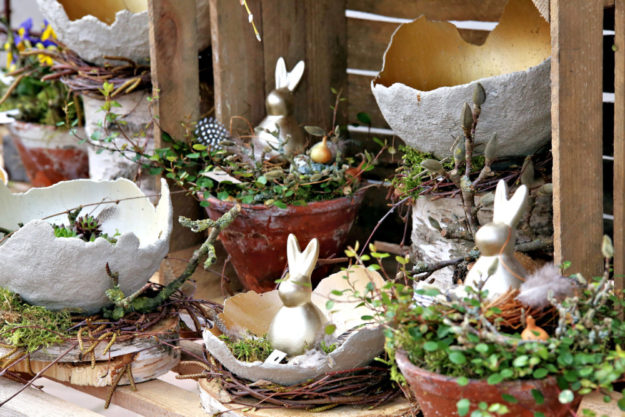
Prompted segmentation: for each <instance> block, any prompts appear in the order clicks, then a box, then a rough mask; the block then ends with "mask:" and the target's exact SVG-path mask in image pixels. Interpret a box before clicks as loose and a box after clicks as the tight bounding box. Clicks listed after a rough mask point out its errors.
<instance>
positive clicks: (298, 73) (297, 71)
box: [287, 61, 306, 91]
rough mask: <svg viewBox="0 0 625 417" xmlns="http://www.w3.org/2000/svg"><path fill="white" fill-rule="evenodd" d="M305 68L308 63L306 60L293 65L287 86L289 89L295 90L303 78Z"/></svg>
mask: <svg viewBox="0 0 625 417" xmlns="http://www.w3.org/2000/svg"><path fill="white" fill-rule="evenodd" d="M305 68H306V64H304V61H300V62H298V63H297V64H296V65H295V66H294V67H293V69H292V70H291V72H289V73H288V75H287V79H288V85H287V88H288V89H289V91H293V90H295V87H297V84H299V82H300V81H301V79H302V76H303V75H304V69H305Z"/></svg>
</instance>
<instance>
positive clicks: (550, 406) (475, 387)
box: [395, 351, 580, 417]
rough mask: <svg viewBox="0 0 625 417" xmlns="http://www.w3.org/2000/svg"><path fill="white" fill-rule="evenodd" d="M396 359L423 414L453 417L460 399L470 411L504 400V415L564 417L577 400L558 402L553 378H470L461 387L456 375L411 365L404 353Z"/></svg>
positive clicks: (426, 416)
mask: <svg viewBox="0 0 625 417" xmlns="http://www.w3.org/2000/svg"><path fill="white" fill-rule="evenodd" d="M395 359H396V361H397V366H398V367H399V369H400V370H401V373H402V374H403V375H404V377H405V378H406V381H408V383H409V384H410V388H411V389H412V392H413V393H414V394H415V397H416V398H417V401H418V402H419V406H420V407H421V411H422V412H423V415H424V417H456V416H458V408H457V405H456V404H457V403H458V401H460V400H461V399H462V398H466V399H468V400H469V401H470V402H471V411H473V410H476V409H477V405H478V403H480V402H486V403H487V404H495V403H503V404H505V405H506V406H507V407H508V408H509V409H510V412H509V414H507V415H510V416H515V417H534V416H535V414H534V413H535V412H542V413H543V414H544V415H545V416H546V417H564V416H568V415H569V411H570V409H573V410H575V409H576V407H577V404H579V401H580V398H579V397H578V398H576V400H575V401H574V402H573V403H572V404H561V403H560V401H558V395H559V394H560V389H559V388H558V384H557V382H556V379H555V378H553V377H548V378H545V379H536V380H516V381H504V382H501V383H499V384H494V385H491V384H489V383H488V382H486V380H477V379H470V380H469V383H468V384H467V385H464V386H460V385H458V382H457V378H454V377H448V376H444V375H440V374H437V373H434V372H429V371H426V370H424V369H421V368H418V367H417V366H415V365H413V364H412V363H411V362H410V360H409V359H408V357H407V355H406V353H405V352H402V351H398V352H397V354H396V358H395ZM532 390H537V391H540V392H541V393H542V394H543V397H544V403H543V404H541V405H537V404H536V401H535V400H534V397H533V395H532ZM502 394H508V395H512V396H513V397H514V398H516V399H517V401H518V402H517V403H516V404H512V403H509V402H505V401H504V400H503V399H502V397H501V395H502ZM569 407H570V409H569ZM467 415H469V414H467Z"/></svg>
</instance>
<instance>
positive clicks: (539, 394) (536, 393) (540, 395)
mask: <svg viewBox="0 0 625 417" xmlns="http://www.w3.org/2000/svg"><path fill="white" fill-rule="evenodd" d="M532 397H534V401H536V405H541V404H542V403H544V402H545V397H544V396H543V393H542V392H540V391H538V390H537V389H533V390H532Z"/></svg>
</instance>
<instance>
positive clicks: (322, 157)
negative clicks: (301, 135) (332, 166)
mask: <svg viewBox="0 0 625 417" xmlns="http://www.w3.org/2000/svg"><path fill="white" fill-rule="evenodd" d="M310 159H312V160H313V162H316V163H318V164H329V163H330V162H332V160H334V154H333V153H332V149H330V147H329V146H328V137H327V136H324V137H323V140H322V141H321V142H318V143H316V144H315V145H314V146H313V147H312V148H310Z"/></svg>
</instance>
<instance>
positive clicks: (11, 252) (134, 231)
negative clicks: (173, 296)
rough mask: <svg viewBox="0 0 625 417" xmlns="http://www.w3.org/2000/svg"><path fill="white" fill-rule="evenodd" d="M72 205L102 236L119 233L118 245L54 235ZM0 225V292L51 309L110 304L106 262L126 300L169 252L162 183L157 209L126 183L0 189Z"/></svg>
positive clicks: (169, 216)
mask: <svg viewBox="0 0 625 417" xmlns="http://www.w3.org/2000/svg"><path fill="white" fill-rule="evenodd" d="M78 206H83V207H84V208H83V210H82V212H81V215H83V214H87V213H88V214H91V215H92V216H95V217H96V218H98V220H99V221H100V223H101V230H102V232H104V233H107V234H108V235H109V236H113V235H115V234H116V233H119V235H118V236H117V237H116V238H117V242H116V243H114V244H112V243H110V242H109V241H108V240H105V239H103V238H97V239H95V241H93V242H85V241H83V240H82V239H80V238H77V237H70V238H65V237H59V238H57V237H55V235H54V229H53V227H52V224H57V225H60V224H68V218H67V214H66V213H67V211H68V210H73V209H76V208H77V207H78ZM20 224H23V226H22V227H19V225H20ZM0 227H2V228H4V229H8V230H12V231H15V232H14V233H13V234H11V235H9V236H8V237H4V236H3V237H0V240H2V242H0V265H2V267H1V268H0V287H4V288H8V289H9V290H11V291H13V292H15V293H17V294H19V295H20V296H21V297H22V298H23V299H24V300H25V301H26V302H28V303H30V304H34V305H41V306H44V307H46V308H48V309H50V310H61V309H78V310H83V311H85V312H87V313H94V312H97V311H98V310H99V309H101V308H102V307H104V306H106V305H108V304H110V301H109V299H108V298H107V297H106V295H105V291H106V290H107V289H109V288H111V287H112V285H113V284H112V280H111V278H110V277H109V275H108V274H107V271H106V265H107V264H108V265H109V267H110V270H111V272H113V273H116V274H118V277H119V286H120V288H121V290H122V291H123V292H124V293H125V294H127V295H129V294H131V293H133V292H135V291H137V290H139V289H140V288H141V287H142V286H143V285H144V284H145V283H146V282H147V281H148V280H149V279H150V277H151V276H152V274H154V272H156V271H157V270H158V268H159V266H160V264H161V261H162V260H163V258H164V257H165V255H167V252H168V250H169V236H170V233H171V228H172V207H171V199H170V196H169V189H168V187H167V183H166V182H165V181H161V198H160V201H159V203H158V205H157V206H156V207H154V206H153V205H152V204H151V203H150V202H149V199H148V197H146V196H145V194H143V193H142V192H141V190H140V189H139V188H138V187H137V186H136V185H135V184H134V183H133V182H132V181H129V180H127V179H118V180H115V181H93V180H73V181H65V182H60V183H57V184H55V185H53V186H51V187H46V188H33V189H31V190H29V191H27V192H25V193H22V194H12V193H11V192H10V191H9V189H8V188H7V187H6V186H5V185H3V184H2V183H0Z"/></svg>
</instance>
